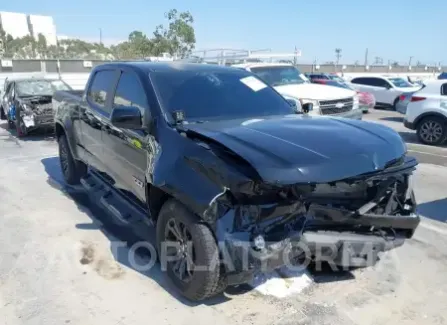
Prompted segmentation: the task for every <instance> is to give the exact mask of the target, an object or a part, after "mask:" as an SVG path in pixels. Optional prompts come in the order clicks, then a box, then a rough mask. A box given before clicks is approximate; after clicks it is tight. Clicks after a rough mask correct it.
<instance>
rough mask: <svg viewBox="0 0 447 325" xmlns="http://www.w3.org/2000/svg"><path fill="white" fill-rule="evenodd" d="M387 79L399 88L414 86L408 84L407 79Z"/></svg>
mask: <svg viewBox="0 0 447 325" xmlns="http://www.w3.org/2000/svg"><path fill="white" fill-rule="evenodd" d="M388 80H389V81H391V83H392V84H393V85H394V86H395V87H399V88H409V87H414V86H413V85H412V84H410V83H409V82H408V81H406V80H405V79H402V78H389V79H388Z"/></svg>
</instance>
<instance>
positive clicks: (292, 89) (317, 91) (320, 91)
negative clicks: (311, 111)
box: [274, 83, 356, 100]
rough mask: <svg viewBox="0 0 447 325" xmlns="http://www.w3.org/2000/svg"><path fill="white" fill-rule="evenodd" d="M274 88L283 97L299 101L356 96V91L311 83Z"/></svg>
mask: <svg viewBox="0 0 447 325" xmlns="http://www.w3.org/2000/svg"><path fill="white" fill-rule="evenodd" d="M274 88H275V89H276V90H277V91H278V92H279V93H280V94H281V95H286V96H292V97H295V98H299V99H302V98H304V99H316V100H333V99H342V98H348V97H352V96H354V95H355V94H356V93H355V91H353V90H350V89H344V88H339V87H332V86H326V85H319V84H311V83H305V84H299V85H284V86H277V87H274Z"/></svg>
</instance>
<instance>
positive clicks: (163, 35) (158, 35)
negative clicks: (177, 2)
mask: <svg viewBox="0 0 447 325" xmlns="http://www.w3.org/2000/svg"><path fill="white" fill-rule="evenodd" d="M165 17H166V18H167V19H168V22H169V27H168V28H167V29H166V28H164V27H163V25H159V26H157V27H156V29H155V32H154V40H153V41H154V43H155V44H156V45H155V47H156V50H155V51H156V52H157V53H158V55H159V54H161V53H163V52H166V51H168V52H169V53H170V54H171V55H173V56H177V57H180V58H184V57H185V56H187V55H188V54H190V53H191V51H192V50H193V49H194V47H195V43H196V36H195V32H194V27H193V26H192V24H193V23H194V18H193V17H192V15H191V13H190V12H189V11H185V12H180V13H179V12H178V11H177V9H171V10H169V11H168V12H167V13H166V14H165Z"/></svg>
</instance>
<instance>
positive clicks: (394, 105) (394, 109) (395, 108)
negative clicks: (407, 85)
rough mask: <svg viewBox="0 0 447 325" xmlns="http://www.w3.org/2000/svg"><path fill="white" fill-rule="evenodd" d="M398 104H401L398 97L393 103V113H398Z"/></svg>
mask: <svg viewBox="0 0 447 325" xmlns="http://www.w3.org/2000/svg"><path fill="white" fill-rule="evenodd" d="M398 102H399V97H397V98H396V99H395V100H394V102H393V106H392V110H393V111H397V103H398Z"/></svg>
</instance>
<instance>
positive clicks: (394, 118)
mask: <svg viewBox="0 0 447 325" xmlns="http://www.w3.org/2000/svg"><path fill="white" fill-rule="evenodd" d="M380 119H381V120H382V121H389V122H399V123H403V122H404V117H403V116H387V117H381V118H380Z"/></svg>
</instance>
